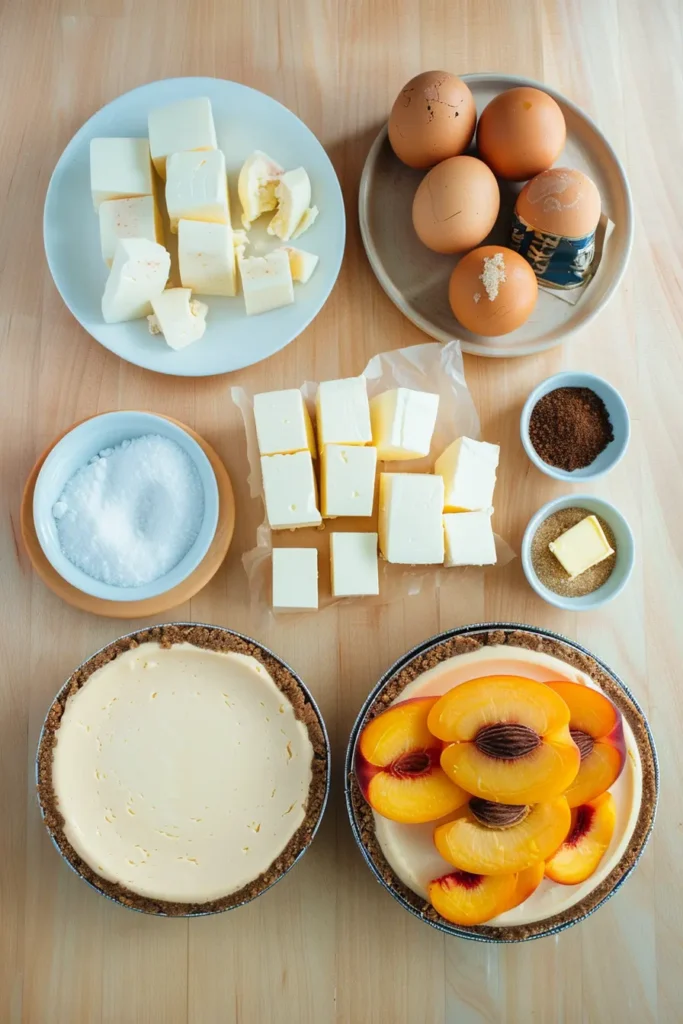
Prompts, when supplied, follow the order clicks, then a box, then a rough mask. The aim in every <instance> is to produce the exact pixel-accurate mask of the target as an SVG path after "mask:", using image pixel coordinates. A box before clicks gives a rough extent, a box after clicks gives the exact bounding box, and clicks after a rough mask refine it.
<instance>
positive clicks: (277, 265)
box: [237, 249, 294, 316]
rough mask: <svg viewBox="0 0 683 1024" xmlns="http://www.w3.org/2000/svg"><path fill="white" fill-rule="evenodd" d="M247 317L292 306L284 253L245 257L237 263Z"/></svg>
mask: <svg viewBox="0 0 683 1024" xmlns="http://www.w3.org/2000/svg"><path fill="white" fill-rule="evenodd" d="M237 262H238V264H239V268H240V278H241V280H242V293H243V295H244V305H245V308H246V311H247V316H257V315H258V314H259V313H270V311H271V310H273V309H280V308H281V307H282V306H289V305H290V304H291V303H293V302H294V285H293V284H292V271H291V269H290V266H289V257H288V256H287V253H286V252H284V251H283V250H282V249H281V250H279V251H278V250H275V251H274V252H269V253H266V255H265V256H246V257H241V258H240V259H239V260H238V261H237Z"/></svg>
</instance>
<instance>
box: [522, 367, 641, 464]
mask: <svg viewBox="0 0 683 1024" xmlns="http://www.w3.org/2000/svg"><path fill="white" fill-rule="evenodd" d="M520 433H521V437H522V444H523V445H524V450H525V451H526V453H527V455H528V456H529V458H530V459H531V461H532V462H533V464H534V465H535V466H537V467H538V469H540V470H541V472H542V473H546V474H547V475H548V476H552V477H554V478H555V479H556V480H566V481H570V482H574V481H580V482H583V481H586V480H595V479H596V478H597V477H599V476H604V474H605V473H609V471H610V470H611V469H613V468H614V466H616V464H617V462H619V460H620V459H621V458H622V456H623V455H624V452H625V451H626V448H627V447H628V442H629V437H630V434H631V423H630V420H629V415H628V409H627V408H626V403H625V401H624V399H623V398H622V397H621V395H620V394H619V392H618V391H617V390H616V388H614V387H613V386H612V385H611V384H610V383H609V382H608V381H606V380H604V379H603V378H602V377H596V376H595V374H592V373H583V372H581V371H567V372H565V373H556V374H555V375H554V376H553V377H548V379H547V380H544V381H543V382H542V383H541V384H539V385H538V387H537V388H534V390H533V391H532V392H531V394H530V395H529V397H528V398H527V400H526V402H525V403H524V408H523V410H522V418H521V423H520Z"/></svg>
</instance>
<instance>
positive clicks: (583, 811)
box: [545, 793, 616, 885]
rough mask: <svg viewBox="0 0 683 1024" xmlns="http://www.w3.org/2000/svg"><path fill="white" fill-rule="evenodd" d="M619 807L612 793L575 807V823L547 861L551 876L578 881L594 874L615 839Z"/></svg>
mask: <svg viewBox="0 0 683 1024" xmlns="http://www.w3.org/2000/svg"><path fill="white" fill-rule="evenodd" d="M615 821H616V807H615V804H614V797H613V796H612V794H611V793H602V795H601V796H598V797H596V798H595V800H590V801H589V802H588V803H585V804H581V806H580V807H575V808H574V810H573V811H572V827H571V830H570V832H569V835H568V836H567V838H566V839H565V841H564V842H563V843H562V845H561V846H560V848H559V850H557V852H556V853H555V854H554V855H553V856H552V857H550V859H549V860H548V861H547V862H546V865H545V873H546V877H547V878H551V879H552V880H553V882H559V883H560V884H561V885H578V883H579V882H585V881H586V879H587V878H590V876H591V875H592V874H593V872H594V871H595V869H596V868H597V866H598V864H599V863H600V861H601V860H602V858H603V856H604V854H605V851H606V849H607V847H608V846H609V844H610V843H611V841H612V835H613V833H614V823H615Z"/></svg>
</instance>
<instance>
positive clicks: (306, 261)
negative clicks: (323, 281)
mask: <svg viewBox="0 0 683 1024" xmlns="http://www.w3.org/2000/svg"><path fill="white" fill-rule="evenodd" d="M281 248H282V249H284V251H285V252H286V253H287V257H288V259H289V269H290V270H291V271H292V280H293V281H298V282H299V283H300V284H306V282H307V281H309V280H310V277H311V274H312V273H313V271H314V270H315V268H316V267H317V266H318V259H319V257H318V256H316V255H315V253H312V252H306V251H305V250H304V249H296V248H295V247H294V246H293V245H283V246H281ZM276 251H278V250H276Z"/></svg>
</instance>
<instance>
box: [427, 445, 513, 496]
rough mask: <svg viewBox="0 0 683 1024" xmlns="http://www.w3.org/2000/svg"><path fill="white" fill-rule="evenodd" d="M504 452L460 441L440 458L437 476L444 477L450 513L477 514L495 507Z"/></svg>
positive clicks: (436, 465)
mask: <svg viewBox="0 0 683 1024" xmlns="http://www.w3.org/2000/svg"><path fill="white" fill-rule="evenodd" d="M499 455H500V448H499V447H498V445H497V444H488V443H487V442H486V441H473V440H472V438H471V437H459V438H458V439H457V440H456V441H454V442H453V444H451V445H449V446H448V448H447V449H446V451H445V452H443V454H442V455H440V456H439V458H438V459H437V460H436V463H435V465H434V472H435V473H437V474H438V475H439V476H441V477H443V482H444V509H445V511H446V512H476V511H477V510H478V509H485V508H490V507H491V505H492V504H493V489H494V487H495V486H496V469H497V467H498V457H499Z"/></svg>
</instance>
